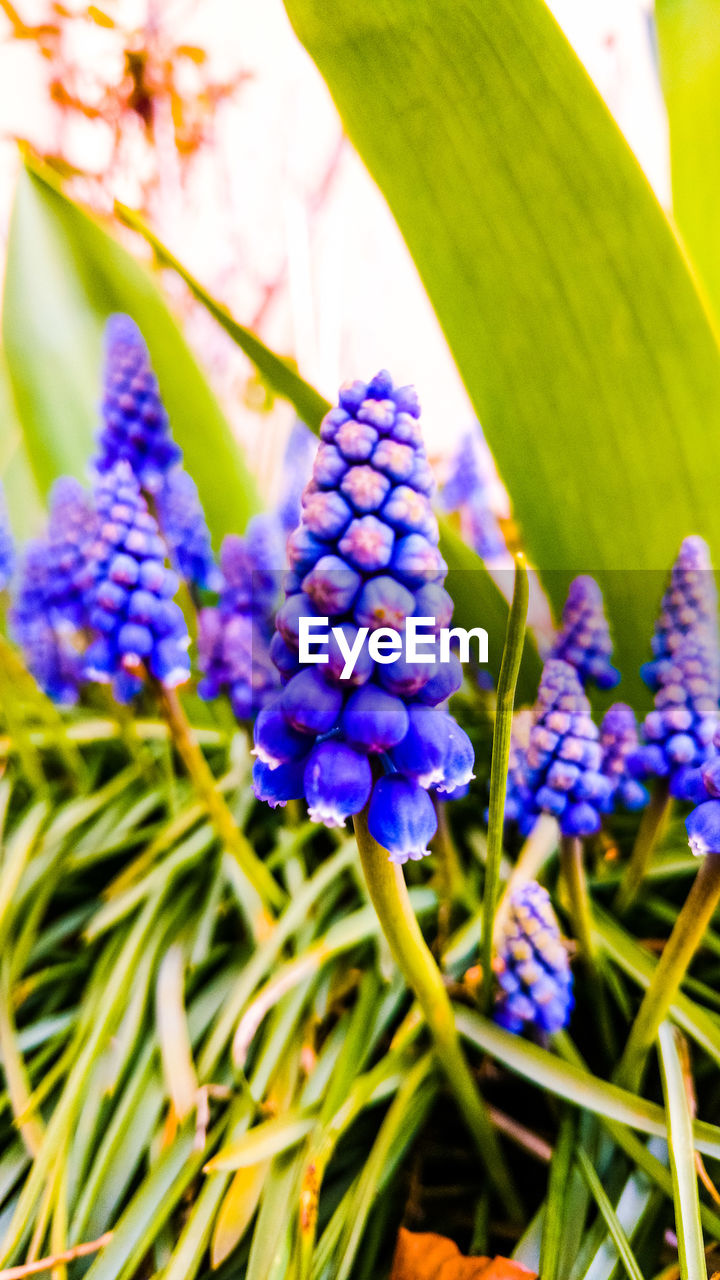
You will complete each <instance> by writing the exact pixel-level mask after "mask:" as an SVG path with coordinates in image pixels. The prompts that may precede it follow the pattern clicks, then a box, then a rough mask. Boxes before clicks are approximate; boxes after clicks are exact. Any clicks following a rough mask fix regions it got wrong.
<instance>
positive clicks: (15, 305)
mask: <svg viewBox="0 0 720 1280" xmlns="http://www.w3.org/2000/svg"><path fill="white" fill-rule="evenodd" d="M113 311H127V312H128V313H129V314H130V315H132V316H133V318H134V319H135V320H136V321H137V323H138V324H139V326H140V328H141V330H142V332H143V335H144V336H145V338H146V340H147V343H148V347H149V348H150V354H151V357H152V361H153V366H154V368H155V371H156V373H157V375H158V380H159V382H160V389H161V392H162V395H163V399H164V401H165V404H166V406H167V409H168V413H169V415H170V421H171V423H172V428H173V432H174V434H175V436H176V438H177V440H178V443H179V444H180V445H181V447H182V449H183V451H184V453H185V462H186V465H187V468H188V471H190V473H191V474H192V476H193V478H194V479H195V481H196V483H197V486H198V489H199V491H200V497H201V499H202V502H203V505H204V507H205V511H206V514H207V517H208V522H209V524H210V528H211V530H212V532H213V536H214V538H215V540H216V541H218V540H219V539H221V538H222V536H223V535H224V534H225V533H228V532H230V531H232V530H235V531H237V530H239V529H241V528H242V527H243V525H244V523H245V521H246V519H247V517H248V515H250V514H252V512H253V511H255V510H256V509H257V500H256V497H255V493H254V487H253V484H252V481H251V479H250V477H249V474H248V472H247V470H246V468H245V466H244V464H243V461H242V457H241V454H240V450H239V448H238V446H237V444H236V443H235V441H234V440H233V438H232V435H231V432H230V428H229V427H228V425H227V422H226V421H225V419H224V417H223V415H222V413H221V411H220V408H219V406H218V404H217V401H216V400H215V398H214V396H213V394H212V392H211V391H210V388H209V387H208V385H207V383H206V381H205V378H204V377H203V375H202V373H201V372H200V369H199V368H198V366H197V364H196V362H195V360H194V358H193V356H192V354H191V352H190V349H189V347H188V346H187V343H186V342H185V340H184V338H183V337H182V335H181V333H180V330H179V328H178V326H177V325H176V323H175V321H174V320H173V318H172V316H171V314H170V311H169V309H168V307H167V305H166V303H165V301H164V299H163V297H162V295H161V294H160V292H159V290H158V288H157V286H156V284H155V283H154V282H153V280H152V279H151V277H150V276H149V274H148V273H147V271H146V270H145V269H144V268H143V267H141V266H140V264H139V263H137V262H136V261H135V260H134V258H132V257H131V256H130V255H129V254H128V253H127V252H126V250H125V249H123V248H122V247H121V246H120V245H119V244H117V243H116V241H115V240H113V239H112V238H111V237H110V236H109V235H108V234H107V233H106V232H105V231H104V230H103V229H102V227H101V226H100V225H99V223H97V222H96V221H95V220H94V219H92V218H90V217H89V216H88V215H87V214H85V213H84V212H83V211H82V210H81V209H79V208H78V207H77V205H75V204H73V203H72V202H71V201H70V200H68V199H67V198H66V197H65V196H64V195H62V194H61V192H60V191H59V190H58V189H57V188H56V187H55V186H54V185H53V184H52V183H51V182H50V181H49V180H48V179H46V178H45V177H44V176H42V175H41V174H40V173H38V172H37V171H36V170H31V169H28V170H26V171H25V172H24V173H22V174H21V175H20V179H19V182H18V188H17V193H16V197H15V206H14V209H13V216H12V222H11V227H10V239H9V244H8V262H7V273H6V278H5V295H4V302H3V334H4V340H5V355H6V358H7V363H8V369H9V372H10V377H11V381H12V385H13V390H14V393H15V403H16V406H17V411H18V416H19V418H20V421H21V423H22V427H23V432H24V436H25V444H26V448H27V453H28V457H29V459H30V462H31V464H32V468H33V471H34V474H35V476H36V479H37V482H38V485H39V486H40V488H41V490H42V491H43V492H44V491H46V490H47V489H48V488H49V486H50V484H51V483H52V481H53V480H54V479H55V478H56V477H57V476H58V475H61V474H63V473H71V474H73V475H76V476H78V477H80V478H84V477H85V476H86V474H87V466H88V462H89V460H90V457H91V455H92V452H93V447H94V446H93V440H94V435H95V432H96V430H97V406H98V401H99V399H100V391H101V367H102V333H103V328H104V324H105V321H106V319H107V317H108V315H110V314H111V312H113ZM218 477H221V478H222V483H218Z"/></svg>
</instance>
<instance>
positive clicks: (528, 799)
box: [486, 732, 540, 836]
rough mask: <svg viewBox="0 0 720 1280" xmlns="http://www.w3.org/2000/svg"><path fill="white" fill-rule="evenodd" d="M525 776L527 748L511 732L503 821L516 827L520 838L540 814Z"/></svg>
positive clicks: (527, 833) (531, 827)
mask: <svg viewBox="0 0 720 1280" xmlns="http://www.w3.org/2000/svg"><path fill="white" fill-rule="evenodd" d="M527 774H528V766H527V748H526V747H523V746H521V744H520V743H519V742H518V740H517V738H516V737H515V734H514V732H513V736H512V738H511V739H510V756H509V759H508V772H507V784H506V789H505V821H506V822H508V823H512V824H513V825H514V826H516V827H517V829H518V831H519V832H520V835H521V836H529V835H530V832H531V831H532V829H533V827H534V826H535V823H536V821H537V817H538V814H539V812H540V810H539V809H538V807H537V805H536V804H535V797H534V795H533V792H532V791H531V790H530V788H529V786H528V781H527ZM487 816H488V815H487V814H486V820H487Z"/></svg>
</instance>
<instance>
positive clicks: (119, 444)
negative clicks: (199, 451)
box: [94, 314, 182, 494]
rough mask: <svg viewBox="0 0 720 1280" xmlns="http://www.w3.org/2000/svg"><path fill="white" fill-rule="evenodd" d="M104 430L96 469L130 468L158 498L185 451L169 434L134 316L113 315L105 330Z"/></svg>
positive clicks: (154, 379) (140, 481) (154, 380)
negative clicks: (118, 464)
mask: <svg viewBox="0 0 720 1280" xmlns="http://www.w3.org/2000/svg"><path fill="white" fill-rule="evenodd" d="M105 344H106V355H105V387H104V396H103V402H102V419H103V426H102V430H101V432H100V436H99V440H98V445H99V452H98V455H97V457H96V458H95V463H94V465H95V469H96V470H97V471H99V472H101V473H104V472H106V471H110V470H111V469H112V468H113V467H114V466H115V464H116V462H119V461H125V462H128V463H129V464H130V467H131V468H132V471H133V472H134V474H135V475H136V476H137V479H138V482H139V484H140V487H141V488H142V489H145V490H146V492H148V493H152V494H155V493H158V492H159V490H160V489H161V488H162V486H163V482H164V480H165V477H166V475H167V473H168V471H169V470H170V468H171V467H174V466H175V465H176V463H178V462H180V460H181V458H182V452H181V450H180V448H179V446H178V445H177V444H176V443H175V441H174V440H173V438H172V435H171V433H170V424H169V422H168V416H167V413H166V412H165V406H164V405H163V402H162V400H161V398H160V390H159V388H158V384H157V378H156V377H155V374H154V373H153V370H152V366H151V364H150V356H149V354H148V349H147V347H146V345H145V341H144V339H143V336H142V334H141V332H140V330H139V329H138V327H137V325H136V324H135V322H134V320H131V319H130V316H126V315H122V314H120V315H114V316H111V317H110V319H109V320H108V322H107V327H106V330H105Z"/></svg>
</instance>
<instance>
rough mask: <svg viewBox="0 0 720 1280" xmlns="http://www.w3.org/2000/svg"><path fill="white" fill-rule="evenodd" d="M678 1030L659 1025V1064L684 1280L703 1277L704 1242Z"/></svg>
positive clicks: (666, 1023) (668, 1025)
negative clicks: (678, 1044) (677, 1038)
mask: <svg viewBox="0 0 720 1280" xmlns="http://www.w3.org/2000/svg"><path fill="white" fill-rule="evenodd" d="M678 1034H679V1033H678V1032H677V1031H676V1030H675V1028H674V1027H672V1026H671V1024H670V1023H669V1022H664V1023H663V1024H662V1026H661V1027H660V1033H659V1037H658V1039H659V1044H660V1068H661V1073H662V1083H663V1096H664V1098H665V1108H666V1111H667V1119H668V1147H669V1151H670V1172H671V1174H672V1180H673V1198H674V1201H675V1231H676V1234H677V1241H678V1254H679V1258H680V1275H681V1276H682V1280H700V1278H701V1277H702V1280H704V1278H705V1276H706V1275H707V1267H706V1265H705V1244H704V1241H703V1230H702V1222H701V1221H700V1198H699V1196H698V1185H697V1168H696V1165H695V1135H694V1134H693V1120H692V1115H691V1113H690V1101H689V1098H688V1094H687V1089H686V1087H685V1078H684V1076H683V1069H682V1064H681V1061H680V1054H679V1053H678V1048H677V1043H676V1037H677V1035H678Z"/></svg>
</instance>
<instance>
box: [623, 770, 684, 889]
mask: <svg viewBox="0 0 720 1280" xmlns="http://www.w3.org/2000/svg"><path fill="white" fill-rule="evenodd" d="M671 807H672V798H671V796H670V790H669V783H668V780H667V778H659V779H658V781H657V783H656V786H655V788H654V790H653V793H652V795H651V797H650V803H649V805H648V806H647V808H646V809H645V812H644V813H643V816H642V818H641V820H640V826H639V827H638V833H637V836H636V838H635V844H634V845H633V851H632V853H631V855H630V861H629V862H628V864H627V866H626V868H625V873H624V875H623V878H622V880H621V881H620V887H619V889H618V891H617V897H616V899H615V904H614V905H615V910H616V911H618V912H625V911H627V910H628V907H630V906H631V905H632V903H633V900H634V898H635V895H636V893H637V891H638V889H639V888H640V885H641V884H642V882H643V880H644V879H645V876H646V874H647V870H648V867H649V865H650V859H651V857H652V853H653V850H654V848H655V846H656V845H657V843H658V841H659V840H660V839H661V838H662V836H663V834H664V831H665V828H666V827H667V824H668V819H669V817H670V809H671Z"/></svg>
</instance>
